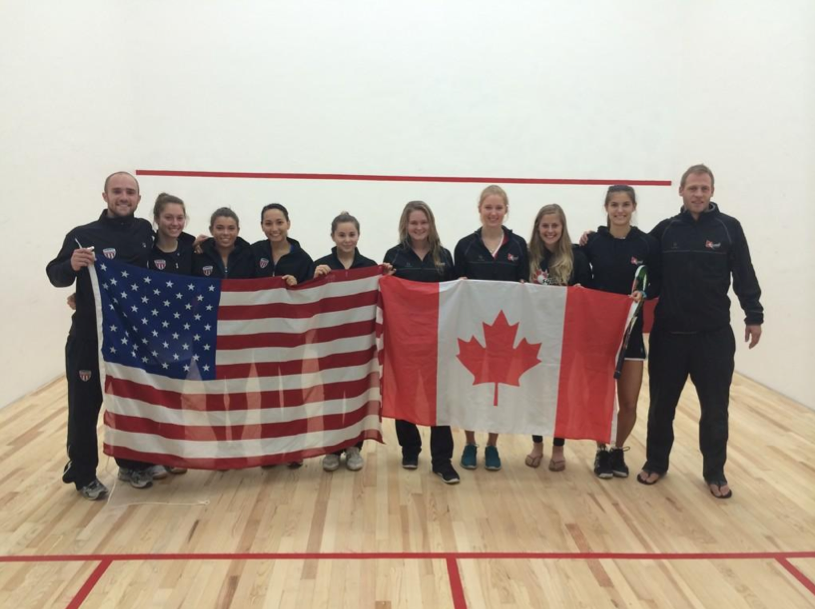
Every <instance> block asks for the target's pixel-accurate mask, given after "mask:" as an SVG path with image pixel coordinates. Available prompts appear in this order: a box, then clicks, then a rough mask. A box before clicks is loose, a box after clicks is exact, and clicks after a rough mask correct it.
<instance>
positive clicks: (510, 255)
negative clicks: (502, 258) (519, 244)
mask: <svg viewBox="0 0 815 609" xmlns="http://www.w3.org/2000/svg"><path fill="white" fill-rule="evenodd" d="M507 260H509V261H510V262H515V261H516V260H518V256H515V255H513V254H507Z"/></svg>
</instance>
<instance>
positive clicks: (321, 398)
mask: <svg viewBox="0 0 815 609" xmlns="http://www.w3.org/2000/svg"><path fill="white" fill-rule="evenodd" d="M378 382H379V373H378V372H372V373H371V374H369V375H368V376H366V377H364V378H361V379H359V380H356V381H345V382H341V383H329V384H326V385H317V386H315V387H308V388H306V389H284V390H281V391H263V392H250V393H230V394H227V395H223V394H201V393H196V394H193V393H181V392H176V391H168V390H162V389H156V388H155V387H150V386H149V385H142V384H140V383H136V382H134V381H127V380H124V379H117V378H115V377H112V376H108V377H107V379H106V382H105V393H106V394H107V395H115V396H117V397H120V398H125V399H132V400H139V401H142V402H147V403H149V404H155V405H157V406H164V407H165V408H172V409H174V410H197V411H199V412H226V411H235V410H254V409H258V408H281V407H284V408H286V407H294V406H303V405H305V404H314V403H316V402H326V401H328V400H339V399H343V398H353V397H358V396H360V395H362V394H364V393H366V392H367V391H368V390H369V389H370V388H371V387H376V386H377V384H378Z"/></svg>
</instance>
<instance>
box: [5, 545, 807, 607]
mask: <svg viewBox="0 0 815 609" xmlns="http://www.w3.org/2000/svg"><path fill="white" fill-rule="evenodd" d="M790 558H815V551H813V552H807V551H803V552H720V553H715V552H685V553H638V552H632V553H621V552H360V553H353V552H325V553H314V552H286V553H273V552H258V553H251V552H235V553H226V552H221V553H175V554H60V555H53V556H49V555H29V556H1V557H0V563H3V562H21V563H22V562H29V563H43V562H98V563H99V564H98V565H97V566H96V568H95V569H94V571H93V572H92V573H91V575H90V576H89V577H88V579H87V580H86V581H85V583H84V584H83V585H82V587H81V588H80V589H79V591H78V592H77V593H76V595H75V596H74V598H73V599H72V600H71V602H70V604H69V605H68V609H78V608H79V607H80V606H81V605H82V603H83V602H84V601H85V599H86V598H87V597H88V596H89V595H90V593H91V591H92V590H93V588H94V587H95V586H96V584H97V583H98V582H99V580H100V579H101V578H102V576H103V575H104V574H105V572H106V571H107V570H108V568H109V567H110V566H111V565H112V564H113V563H114V562H130V561H140V560H142V561H171V560H188V561H189V560H423V559H424V560H427V559H433V560H439V559H442V560H445V563H446V565H447V574H448V578H449V581H450V592H451V595H452V597H453V607H454V608H455V609H467V600H466V597H465V594H464V586H463V583H462V580H461V573H460V572H459V568H458V561H459V560H485V559H486V560H510V559H526V560H775V561H777V562H778V563H779V564H781V566H782V567H783V568H784V569H786V570H787V572H789V573H790V575H792V576H793V577H794V578H795V579H796V580H797V581H798V582H799V583H800V584H801V585H803V586H804V587H805V588H806V589H807V590H808V591H809V592H811V593H812V594H813V595H815V583H813V582H812V581H811V580H810V579H809V578H808V577H807V576H806V575H804V574H803V573H802V572H801V571H800V570H798V569H797V568H796V567H795V566H794V565H793V564H792V563H790V562H789V559H790Z"/></svg>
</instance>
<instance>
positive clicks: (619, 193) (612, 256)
mask: <svg viewBox="0 0 815 609" xmlns="http://www.w3.org/2000/svg"><path fill="white" fill-rule="evenodd" d="M603 207H604V208H605V210H606V226H601V227H599V228H598V229H597V232H596V233H592V234H591V235H590V236H589V238H588V241H587V243H586V245H585V246H583V248H582V251H583V252H585V254H586V257H587V258H588V260H589V262H590V263H591V267H592V275H593V279H592V283H591V287H593V288H595V289H597V290H603V291H604V292H614V293H616V294H626V295H630V296H631V298H633V299H634V300H635V301H637V302H639V301H640V300H642V299H643V298H645V293H644V292H638V291H635V292H634V293H632V292H631V286H632V284H633V281H634V274H635V273H636V271H637V268H638V267H639V266H640V265H646V266H647V268H648V279H649V282H650V283H649V287H648V288H647V291H648V293H650V294H651V295H652V297H653V296H655V295H656V294H657V293H658V292H659V284H660V280H659V278H660V274H661V269H660V252H659V244H658V243H657V240H656V239H655V238H654V237H652V236H651V235H649V234H647V233H644V232H642V231H641V230H640V229H638V228H637V227H636V226H632V224H631V220H632V216H633V214H634V212H636V210H637V195H636V193H635V192H634V189H633V188H631V187H630V186H627V185H616V186H611V187H609V189H608V192H607V193H606V200H605V203H604V205H603ZM642 326H643V323H642V315H640V316H639V318H638V319H637V323H636V324H635V325H634V328H633V330H632V332H631V338H630V339H629V342H628V348H627V350H626V352H625V362H624V363H623V369H622V374H621V375H620V378H619V379H618V380H617V401H618V402H619V411H618V413H617V437H616V439H615V443H614V445H613V446H612V447H611V450H607V447H606V445H605V444H598V445H597V454H596V456H595V459H594V473H595V474H596V475H597V476H598V477H600V478H604V479H609V478H614V477H618V478H627V477H628V466H626V464H625V457H624V454H623V453H624V451H625V450H627V447H626V446H625V442H626V440H628V436H629V435H630V434H631V431H632V430H633V429H634V424H635V423H636V422H637V399H638V398H639V394H640V387H641V386H642V370H643V362H644V361H645V356H646V353H645V343H644V341H643V337H642Z"/></svg>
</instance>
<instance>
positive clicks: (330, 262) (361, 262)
mask: <svg viewBox="0 0 815 609" xmlns="http://www.w3.org/2000/svg"><path fill="white" fill-rule="evenodd" d="M322 264H324V265H326V266H327V267H328V268H330V269H331V270H332V271H344V270H345V267H344V266H343V265H342V262H340V259H339V258H338V257H337V248H336V247H332V248H331V253H330V254H328V256H323V257H322V258H320V259H319V260H315V261H314V268H315V269H316V268H317V267H318V266H320V265H322ZM376 264H377V263H376V262H375V261H374V260H371V259H370V258H366V257H365V256H363V255H362V254H360V253H359V250H358V249H355V250H354V261H353V262H352V263H351V266H350V268H352V269H364V268H367V267H371V266H376Z"/></svg>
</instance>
